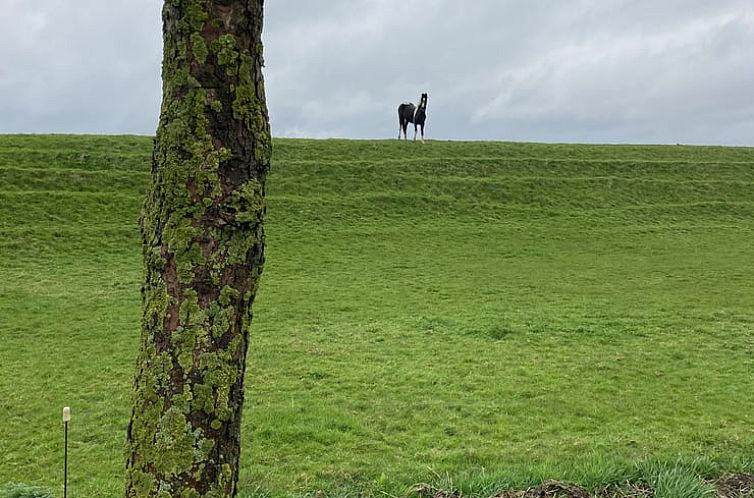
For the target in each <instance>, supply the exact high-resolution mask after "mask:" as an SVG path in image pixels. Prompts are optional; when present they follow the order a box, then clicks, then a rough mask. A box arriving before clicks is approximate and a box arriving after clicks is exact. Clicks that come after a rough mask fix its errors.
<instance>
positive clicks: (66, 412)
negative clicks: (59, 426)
mask: <svg viewBox="0 0 754 498" xmlns="http://www.w3.org/2000/svg"><path fill="white" fill-rule="evenodd" d="M70 420H71V408H70V407H68V406H66V407H65V408H63V422H69V421H70Z"/></svg>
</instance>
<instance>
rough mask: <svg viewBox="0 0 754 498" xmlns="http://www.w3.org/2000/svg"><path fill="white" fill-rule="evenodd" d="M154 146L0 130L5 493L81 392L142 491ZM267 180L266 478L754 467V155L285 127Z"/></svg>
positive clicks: (88, 436)
mask: <svg viewBox="0 0 754 498" xmlns="http://www.w3.org/2000/svg"><path fill="white" fill-rule="evenodd" d="M150 148H151V139H150V138H146V137H94V136H0V339H1V340H0V366H1V368H2V375H0V421H1V422H0V457H1V458H2V460H1V461H2V465H0V486H2V485H3V484H5V483H7V482H19V481H21V482H27V483H32V484H39V485H44V486H48V487H54V488H55V489H58V488H59V487H60V486H61V483H62V468H61V467H62V464H61V460H62V457H61V455H62V427H61V426H62V424H61V422H60V411H61V408H62V407H63V406H64V405H70V406H71V407H72V412H73V422H72V426H71V488H72V492H73V494H74V495H75V496H89V497H93V496H106V497H117V496H121V495H122V486H123V477H122V476H123V469H124V463H123V455H122V449H123V441H124V436H125V425H126V423H127V420H128V416H129V409H130V408H129V389H130V382H131V378H132V374H133V372H132V369H133V367H134V364H135V363H134V360H135V355H136V347H137V339H138V333H139V320H140V296H139V288H140V283H141V252H140V246H139V236H138V228H137V219H138V215H139V209H140V206H141V202H142V198H143V196H144V193H145V190H146V188H147V185H148V182H149V160H150V154H151V150H150ZM268 192H269V209H268V212H269V218H268V223H267V233H268V239H267V240H268V266H267V267H266V269H265V275H264V278H263V282H262V287H261V290H260V293H259V296H258V300H257V303H256V304H255V319H254V324H253V328H252V334H253V341H252V344H251V350H250V365H249V377H248V379H247V405H246V413H245V425H244V432H243V438H244V445H245V450H244V454H243V458H242V460H243V461H242V466H243V470H242V476H241V487H242V489H243V493H244V494H245V495H246V496H266V495H268V494H271V495H273V496H282V495H303V494H306V493H311V492H314V491H317V490H326V491H327V494H328V495H343V496H345V495H354V494H357V493H361V492H364V493H369V494H375V495H380V496H382V493H388V494H390V495H402V494H405V493H406V492H407V490H408V489H410V487H411V486H412V485H413V484H415V483H418V482H429V483H433V484H435V485H440V486H444V487H456V488H460V489H462V490H463V491H465V492H466V493H471V494H474V493H476V494H480V495H481V494H487V493H491V492H493V491H494V490H496V489H503V488H507V487H518V488H521V487H526V486H528V485H530V484H532V483H536V482H539V481H540V480H541V479H545V478H555V479H565V480H571V481H575V482H580V483H582V484H584V485H586V486H587V487H590V488H597V487H599V486H603V485H607V484H610V483H618V482H622V481H625V480H626V479H634V480H635V479H639V480H644V481H647V482H649V483H650V484H652V485H653V486H654V487H655V488H656V489H657V490H658V492H657V496H658V497H660V498H661V497H662V496H674V495H677V496H706V495H705V493H708V492H709V489H708V488H707V487H705V485H704V484H703V483H702V482H701V481H700V480H699V479H698V476H707V475H714V474H719V473H720V472H722V471H747V470H749V471H751V470H752V469H753V468H754V463H752V461H753V460H752V455H754V396H753V395H752V392H754V306H753V303H752V296H754V265H752V261H754V149H751V148H725V147H684V146H591V145H540V144H519V143H489V142H478V143H474V142H471V143H458V142H455V143H454V142H447V143H444V142H430V143H428V144H426V145H424V146H421V145H420V144H413V143H398V142H396V141H339V140H332V141H311V140H276V142H275V151H274V160H273V172H272V174H271V176H270V178H269V187H268ZM679 476H680V477H679ZM676 478H677V479H676ZM674 479H676V480H674ZM679 483H680V484H679ZM663 486H664V487H663ZM673 486H676V488H674V487H673ZM678 486H680V488H678ZM683 486H686V488H684V487H683ZM681 488H682V490H685V491H683V493H685V494H683V493H681V492H680V491H678V492H677V493H676V491H677V490H678V489H681ZM687 488H688V489H687ZM663 490H664V491H663ZM673 490H676V491H673ZM688 490H690V491H688ZM686 491H688V493H687V492H686ZM663 493H664V494H663Z"/></svg>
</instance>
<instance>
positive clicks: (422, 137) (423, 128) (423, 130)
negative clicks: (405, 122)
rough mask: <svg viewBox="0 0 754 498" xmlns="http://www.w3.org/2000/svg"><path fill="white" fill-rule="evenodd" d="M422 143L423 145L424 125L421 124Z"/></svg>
mask: <svg viewBox="0 0 754 498" xmlns="http://www.w3.org/2000/svg"><path fill="white" fill-rule="evenodd" d="M422 143H424V124H422Z"/></svg>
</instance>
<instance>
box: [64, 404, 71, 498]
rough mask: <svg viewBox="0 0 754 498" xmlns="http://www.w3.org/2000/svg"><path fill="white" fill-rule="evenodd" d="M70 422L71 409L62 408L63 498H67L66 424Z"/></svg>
mask: <svg viewBox="0 0 754 498" xmlns="http://www.w3.org/2000/svg"><path fill="white" fill-rule="evenodd" d="M70 421H71V409H70V408H69V407H67V406H66V407H65V408H63V425H64V426H65V443H64V444H63V448H64V449H63V498H68V422H70Z"/></svg>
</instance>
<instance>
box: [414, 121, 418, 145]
mask: <svg viewBox="0 0 754 498" xmlns="http://www.w3.org/2000/svg"><path fill="white" fill-rule="evenodd" d="M417 133H418V130H417V124H416V123H414V142H416V134H417Z"/></svg>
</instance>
